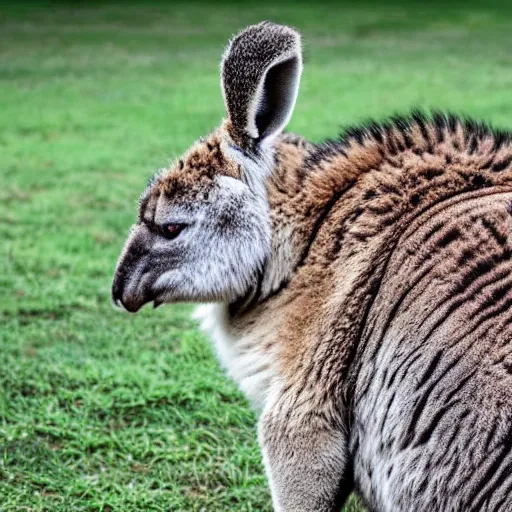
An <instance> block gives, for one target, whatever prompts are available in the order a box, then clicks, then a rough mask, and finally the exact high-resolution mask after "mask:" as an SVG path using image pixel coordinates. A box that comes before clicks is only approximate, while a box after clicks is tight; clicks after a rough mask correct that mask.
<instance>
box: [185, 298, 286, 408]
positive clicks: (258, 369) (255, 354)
mask: <svg viewBox="0 0 512 512" xmlns="http://www.w3.org/2000/svg"><path fill="white" fill-rule="evenodd" d="M194 318H196V319H197V320H199V321H200V326H201V330H202V331H203V332H205V333H206V334H207V335H208V336H209V337H210V339H211V340H212V341H213V343H214V346H215V349H216V352H217V356H218V358H219V360H220V362H221V364H222V366H223V367H224V368H225V369H226V371H227V373H228V375H229V376H230V377H231V378H232V379H233V380H234V381H235V382H236V383H237V384H238V385H239V387H240V389H241V390H242V391H243V393H244V394H245V395H246V397H247V398H248V399H249V400H250V401H251V403H252V405H253V406H254V407H255V409H257V410H261V409H262V408H263V406H264V405H265V403H266V401H267V399H268V397H269V395H270V394H271V393H272V391H273V389H274V388H275V386H276V385H277V373H278V372H277V364H276V354H275V351H274V349H273V347H272V345H271V344H270V345H269V344H268V343H266V341H267V336H268V335H269V334H270V331H271V329H270V328H269V326H268V325H266V326H262V327H258V326H256V327H253V328H251V329H250V331H249V332H247V333H244V334H241V335H238V336H235V335H234V334H233V329H232V328H231V326H230V324H229V318H228V315H227V312H226V306H225V305H223V304H205V305H202V306H199V307H198V308H197V309H196V311H195V313H194Z"/></svg>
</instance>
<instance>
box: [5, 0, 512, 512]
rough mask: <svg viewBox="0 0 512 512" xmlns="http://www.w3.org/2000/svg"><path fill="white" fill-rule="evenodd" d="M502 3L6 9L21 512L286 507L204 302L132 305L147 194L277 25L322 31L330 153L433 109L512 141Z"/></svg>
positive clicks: (312, 120)
mask: <svg viewBox="0 0 512 512" xmlns="http://www.w3.org/2000/svg"><path fill="white" fill-rule="evenodd" d="M486 4H487V2H482V3H481V4H478V3H474V2H460V3H459V4H458V5H457V4H453V5H447V4H446V2H439V3H428V5H423V4H422V3H420V2H417V3H416V2H410V1H405V0H403V2H402V3H400V2H399V1H397V2H393V1H391V2H387V3H385V2H380V1H377V0H375V1H374V2H373V3H371V2H355V1H354V2H351V3H349V2H346V3H345V4H343V5H341V4H339V3H337V4H335V3H331V4H329V3H322V1H314V2H309V3H298V2H290V3H281V4H280V3H277V2H269V3H267V2H266V1H259V2H256V3H251V2H250V1H244V2H243V3H240V4H236V3H233V4H227V3H222V4H217V5H214V4H212V3H202V4H201V3H190V2H187V3H185V2H184V3H183V4H177V3H170V2H169V3H168V4H166V3H156V4H153V5H150V4H147V3H144V2H142V1H141V2H140V3H138V4H137V3H119V4H110V3H109V4H105V3H104V4H100V3H94V2H93V3H89V4H87V5H80V4H79V3H73V2H69V3H64V2H60V3H52V4H48V5H43V4H42V3H41V2H39V3H37V4H35V3H33V4H29V3H27V4H24V3H21V2H17V3H12V4H6V3H5V2H3V3H2V5H1V6H0V108H1V110H0V171H1V187H0V196H1V205H0V247H1V258H0V265H1V268H0V282H1V286H2V293H1V295H0V313H1V346H0V367H1V368H2V370H1V373H0V447H1V448H0V450H1V452H0V453H1V456H0V510H1V511H2V512H8V511H17V510H19V511H22V510H23V511H29V510H30V511H44V510H47V511H52V512H54V511H56V512H63V511H66V512H67V511H74V512H81V511H100V510H102V511H123V512H135V511H146V510H147V511H164V510H165V511H169V510H176V511H178V510H179V511H194V510H197V511H199V510H207V511H227V510H236V511H269V510H271V504H270V497H269V493H268V489H267V485H266V481H265V478H264V475H263V468H262V463H261V458H260V454H259V450H258V447H257V443H256V434H255V421H256V417H255V415H254V414H253V413H252V412H251V411H250V409H249V407H248V404H247V403H246V401H245V400H244V398H243V397H242V395H241V394H240V393H239V392H238V391H237V389H236V387H235V385H234V384H233V383H231V382H230V381H228V380H227V379H226V378H225V377H224V375H223V373H222V371H221V370H220V369H219V367H218V365H217V363H216V361H215V358H214V355H213V352H212V350H211V348H210V346H209V344H208V341H207V340H206V339H205V338H204V337H203V336H202V335H201V334H199V333H198V331H197V330H196V326H195V325H194V323H193V321H192V320H191V319H190V317H189V314H190V311H191V307H190V306H187V305H177V306H167V307H163V308H160V309H159V310H157V311H153V310H150V309H148V310H143V311H142V312H141V313H139V314H138V315H135V316H131V315H127V314H122V313H119V312H118V311H115V310H114V309H113V308H112V306H111V304H110V280H111V276H112V272H113V269H114V265H115V262H116V258H117V256H118V254H119V251H120V248H121V246H122V243H123V241H124V238H125V235H126V233H127V231H128V228H129V226H130V224H131V223H132V222H133V220H134V218H135V213H136V203H137V198H138V195H139V194H140V193H141V192H142V190H143V188H144V185H145V183H146V180H147V178H148V177H149V176H150V175H152V174H153V172H154V171H155V170H156V169H158V168H160V167H163V166H165V165H167V164H168V162H169V160H171V159H173V158H176V157H177V156H178V155H179V154H180V153H181V152H182V151H184V150H185V149H186V148H187V147H188V146H189V145H190V144H191V143H192V142H193V141H194V140H195V139H196V138H198V137H199V136H200V135H203V134H205V133H207V132H208V131H209V130H210V129H211V128H212V127H214V126H215V125H216V124H217V123H218V122H219V120H220V119H221V117H222V115H223V105H222V99H221V95H220V90H219V79H218V63H219V58H220V55H221V53H222V50H223V45H224V44H225V43H226V41H227V39H228V38H229V37H230V36H231V35H232V34H233V33H234V32H236V31H237V30H238V29H240V28H241V27H243V26H245V25H247V24H250V23H254V22H257V21H260V20H262V19H271V20H274V21H277V22H281V23H288V24H292V25H294V26H296V27H298V28H299V29H300V30H301V32H302V33H303V36H304V45H305V55H306V63H305V72H304V77H303V82H302V88H301V92H300V94H299V100H298V104H297V108H296V111H295V114H294V117H293V120H292V123H291V126H290V128H291V129H292V130H294V131H297V132H299V133H302V134H303V135H305V136H307V137H310V138H311V139H312V140H315V141H316V140H320V139H322V138H323V137H326V136H329V135H331V136H333V135H335V134H336V133H337V132H338V131H339V128H340V126H344V125H348V124H353V123H356V122H359V121H362V120H365V119H367V118H369V117H376V118H379V119H382V118H383V117H385V116H386V115H388V114H392V113H395V112H406V111H407V110H408V109H409V108H411V107H423V108H427V107H431V106H436V107H439V108H443V109H449V110H453V111H457V112H461V113H466V114H471V115H473V116H476V117H479V118H483V119H486V120H489V121H492V122H493V123H494V124H496V125H498V126H508V127H511V126H512V52H511V43H512V39H511V37H512V36H511V34H512V5H511V4H510V3H508V5H507V3H506V2H503V3H502V5H498V4H497V3H496V2H494V3H493V6H492V7H490V6H488V5H486ZM347 510H350V511H352V512H355V511H357V510H361V509H360V508H358V506H357V505H356V504H355V503H352V504H351V505H349V506H348V507H347Z"/></svg>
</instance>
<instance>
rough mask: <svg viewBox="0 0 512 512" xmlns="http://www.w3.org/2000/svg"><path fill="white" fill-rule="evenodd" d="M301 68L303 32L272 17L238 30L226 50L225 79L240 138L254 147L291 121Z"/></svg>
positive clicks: (224, 90)
mask: <svg viewBox="0 0 512 512" xmlns="http://www.w3.org/2000/svg"><path fill="white" fill-rule="evenodd" d="M301 73H302V54H301V45H300V35H299V34H298V33H297V32H296V31H295V30H293V29H291V28H289V27H285V26H283V25H276V24H275V23H271V22H268V21H264V22H262V23H259V24H258V25H252V26H250V27H247V28H246V29H245V30H243V31H242V32H240V33H239V34H238V35H237V36H235V37H234V38H233V39H232V40H231V42H230V43H229V46H228V47H227V49H226V52H225V53H224V57H223V59H222V64H221V85H222V94H223V96H224V103H225V105H226V110H227V113H228V118H229V129H230V132H231V136H232V137H233V139H234V141H235V143H236V144H238V145H239V146H241V147H242V148H245V149H247V148H252V147H254V146H255V145H256V144H258V143H259V142H261V141H262V140H263V139H265V138H267V137H271V136H272V135H277V134H278V133H280V132H281V131H282V130H283V129H284V127H285V126H286V125H287V124H288V121H289V120H290V117H291V115H292V112H293V108H294V106H295V100H296V99H297V93H298V91H299V82H300V76H301Z"/></svg>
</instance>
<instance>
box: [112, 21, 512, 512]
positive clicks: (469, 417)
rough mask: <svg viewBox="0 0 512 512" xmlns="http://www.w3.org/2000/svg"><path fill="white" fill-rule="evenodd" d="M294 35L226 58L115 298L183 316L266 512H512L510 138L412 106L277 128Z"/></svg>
mask: <svg viewBox="0 0 512 512" xmlns="http://www.w3.org/2000/svg"><path fill="white" fill-rule="evenodd" d="M301 73H302V54H301V39H300V36H299V34H298V33H297V32H296V31H295V30H293V29H291V28H289V27H285V26H280V25H276V24H274V23H271V22H263V23H260V24H258V25H254V26H250V27H248V28H246V29H245V30H243V31H242V32H240V33H239V34H238V35H236V36H235V37H234V38H233V39H232V40H231V42H230V43H229V45H228V47H227V49H226V51H225V53H224V56H223V58H222V64H221V87H222V94H223V98H224V103H225V107H226V112H227V116H226V119H225V120H223V121H222V123H221V125H220V127H219V128H218V129H216V130H215V131H213V133H211V134H210V135H208V136H207V137H206V138H204V139H201V140H199V141H198V142H196V143H195V144H194V145H193V146H192V148H191V149H190V150H189V151H188V152H187V153H186V154H185V155H184V156H183V157H182V158H181V159H179V160H177V161H176V162H175V163H174V164H173V165H172V166H171V167H170V168H168V169H164V170H162V171H160V172H159V173H157V175H155V177H154V178H153V180H152V181H151V182H150V183H149V184H148V186H147V188H146V190H145V191H144V193H143V194H142V196H141V199H140V205H139V212H138V219H137V222H136V223H135V225H134V226H133V227H132V230H131V232H130V235H129V237H128V240H127V241H126V244H125V246H124V249H123V251H122V253H121V256H120V258H119V261H118V264H117V268H116V271H115V276H114V281H113V288H112V295H113V300H114V302H115V303H116V304H118V305H119V306H122V307H124V308H125V309H127V310H128V311H131V312H136V311H137V310H139V309H140V308H141V307H142V306H143V305H144V304H146V303H148V302H153V303H154V305H155V306H158V305H160V304H164V303H173V302H178V301H192V302H200V303H206V305H203V306H200V307H199V309H198V312H197V315H198V317H199V318H200V320H201V324H202V327H203V329H204V330H205V331H206V332H207V333H209V335H210V337H211V339H212V340H213V343H214V345H215V348H216V351H217V354H218V357H219V359H220V361H221V363H222V365H223V366H224V367H225V368H226V370H227V372H228V374H229V375H230V376H231V377H232V378H233V379H234V380H235V381H236V382H237V383H238V385H239V386H240V388H241V389H242V391H243V392H244V393H245V395H246V396H247V397H248V399H249V400H250V401H251V402H252V404H253V405H254V407H255V409H256V410H257V411H258V414H259V421H258V436H259V443H260V445H261V450H262V454H263V460H264V465H265V469H266V474H267V476H268V481H269V484H270V488H271V493H272V500H273V506H274V508H275V510H276V511H283V512H284V511H285V512H292V511H293V512H296V511H301V512H310V511H311V512H313V511H320V512H332V511H335V510H339V509H340V508H341V506H342V505H343V503H344V501H345V499H346V498H347V496H348V495H349V493H351V492H353V491H355V492H356V493H357V494H358V495H359V496H360V497H361V499H362V501H363V503H364V504H365V506H366V507H367V508H368V509H369V510H372V511H383V512H386V511H389V512H400V511H403V512H410V511H411V510H415V511H417V512H422V511H425V512H427V511H428V512H432V511H464V512H471V511H474V512H477V511H478V512H482V511H487V512H490V511H496V512H497V511H502V512H505V511H512V261H511V257H512V134H511V133H508V132H499V131H496V130H493V129H491V128H489V127H488V126H487V125H484V124H480V123H477V122H475V121H472V120H470V119H465V118H459V117H456V116H453V115H445V114H441V113H435V112H434V113H431V114H422V113H419V112H412V113H411V114H410V115H408V116H405V117H394V118H391V120H390V121H388V122H384V123H375V122H369V123H367V124H365V125H362V126H360V127H357V128H353V129H349V130H347V131H345V132H344V133H343V135H341V136H340V137H339V138H337V139H334V140H330V141H326V142H323V143H320V144H313V143H310V142H308V141H307V140H305V139H304V138H302V137H300V136H297V135H293V134H286V133H283V130H284V129H285V127H286V125H287V123H288V121H289V119H290V117H291V115H292V111H293V109H294V105H295V101H296V98H297V93H298V89H299V82H300V77H301Z"/></svg>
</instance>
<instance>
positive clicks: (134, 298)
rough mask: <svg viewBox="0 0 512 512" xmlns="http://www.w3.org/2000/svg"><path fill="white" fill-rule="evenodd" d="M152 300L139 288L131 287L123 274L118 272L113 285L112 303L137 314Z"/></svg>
mask: <svg viewBox="0 0 512 512" xmlns="http://www.w3.org/2000/svg"><path fill="white" fill-rule="evenodd" d="M149 300H150V299H149V297H147V294H146V293H141V291H140V289H139V288H138V287H135V286H133V285H130V284H129V283H127V282H126V279H125V278H124V276H123V275H122V273H121V272H116V274H115V276H114V281H113V283H112V301H113V303H114V304H115V305H116V306H117V307H122V308H124V309H126V310H127V311H129V312H130V313H136V312H137V311H138V310H139V309H140V308H141V307H142V306H143V305H144V304H146V302H148V301H149Z"/></svg>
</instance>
